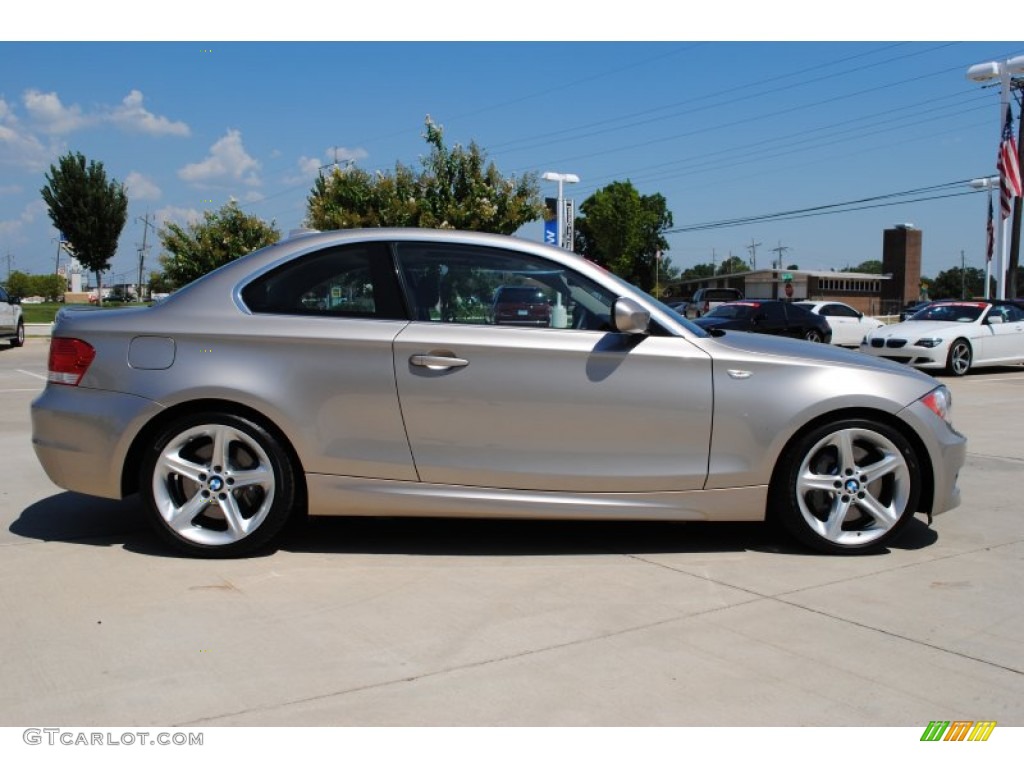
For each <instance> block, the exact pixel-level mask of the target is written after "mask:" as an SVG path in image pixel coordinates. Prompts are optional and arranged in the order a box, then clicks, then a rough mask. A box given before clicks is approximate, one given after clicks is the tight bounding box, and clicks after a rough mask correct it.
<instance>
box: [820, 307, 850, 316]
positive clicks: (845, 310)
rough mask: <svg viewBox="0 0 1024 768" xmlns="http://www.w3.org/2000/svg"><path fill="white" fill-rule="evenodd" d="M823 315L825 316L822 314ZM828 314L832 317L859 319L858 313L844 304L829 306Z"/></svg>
mask: <svg viewBox="0 0 1024 768" xmlns="http://www.w3.org/2000/svg"><path fill="white" fill-rule="evenodd" d="M821 314H823V315H824V314H825V313H824V312H822V313H821ZM828 314H829V315H830V316H832V317H854V318H855V317H857V312H856V311H855V310H853V309H851V308H850V307H845V306H843V305H842V304H829V305H828Z"/></svg>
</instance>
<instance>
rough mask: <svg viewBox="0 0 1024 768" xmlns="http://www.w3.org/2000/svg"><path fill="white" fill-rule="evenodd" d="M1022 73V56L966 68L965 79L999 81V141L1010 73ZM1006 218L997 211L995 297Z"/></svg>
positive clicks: (1001, 275)
mask: <svg viewBox="0 0 1024 768" xmlns="http://www.w3.org/2000/svg"><path fill="white" fill-rule="evenodd" d="M1019 74H1024V56H1014V57H1013V58H1012V59H1008V60H1006V61H986V62H985V63H984V64H975V65H974V66H973V67H971V68H969V69H968V70H967V79H968V80H973V81H974V82H976V83H988V82H991V81H993V80H998V81H999V143H1000V144H1002V141H1003V126H1005V125H1006V111H1007V110H1008V109H1009V108H1010V75H1019ZM1008 224H1009V221H1008V219H1004V218H1003V214H1002V210H1000V212H999V226H998V227H996V253H997V254H998V256H999V263H998V269H999V272H998V277H997V280H996V287H997V298H1000V299H1005V298H1006V267H1007V259H1006V245H1007V243H1008V242H1009V241H1008V240H1007V237H1006V229H1007V225H1008ZM985 295H986V296H987V295H988V281H987V280H986V282H985Z"/></svg>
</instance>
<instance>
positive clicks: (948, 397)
mask: <svg viewBox="0 0 1024 768" xmlns="http://www.w3.org/2000/svg"><path fill="white" fill-rule="evenodd" d="M921 402H922V403H924V405H925V406H927V408H928V410H930V411H931V412H932V413H934V414H935V415H936V416H938V417H939V418H940V419H942V420H943V421H944V422H946V423H947V424H949V426H951V427H952V426H953V421H952V418H953V416H952V410H953V395H952V393H951V392H950V391H949V390H948V389H946V388H945V387H939V388H938V389H933V390H932V391H931V392H929V393H928V394H927V395H925V396H924V397H922V398H921Z"/></svg>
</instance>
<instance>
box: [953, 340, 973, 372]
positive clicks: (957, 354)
mask: <svg viewBox="0 0 1024 768" xmlns="http://www.w3.org/2000/svg"><path fill="white" fill-rule="evenodd" d="M972 362H974V350H973V349H971V343H970V342H969V341H967V339H957V340H956V341H954V342H953V343H952V344H950V345H949V356H948V357H947V358H946V370H947V371H949V373H951V374H952V375H954V376H963V375H964V374H966V373H967V372H968V371H969V370H971V363H972Z"/></svg>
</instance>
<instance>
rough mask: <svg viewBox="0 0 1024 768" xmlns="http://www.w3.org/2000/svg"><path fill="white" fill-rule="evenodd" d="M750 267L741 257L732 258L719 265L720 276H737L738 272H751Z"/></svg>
mask: <svg viewBox="0 0 1024 768" xmlns="http://www.w3.org/2000/svg"><path fill="white" fill-rule="evenodd" d="M749 271H750V265H748V264H747V262H745V261H744V260H743V259H741V258H740V257H739V256H730V257H729V258H727V259H726V260H725V261H723V262H722V263H721V264H719V265H718V274H720V275H735V274H736V273H737V272H749Z"/></svg>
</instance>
